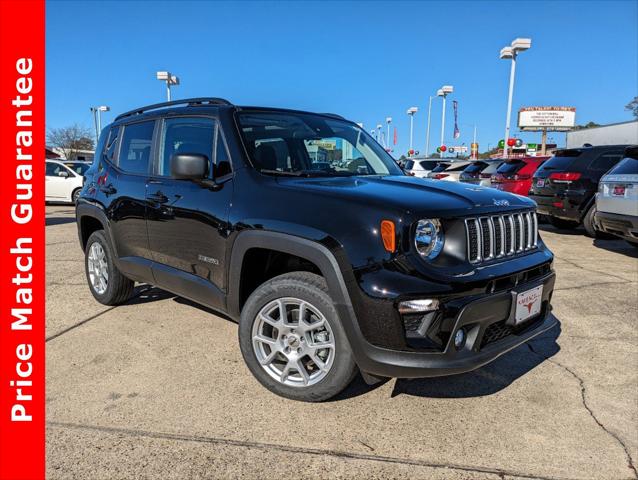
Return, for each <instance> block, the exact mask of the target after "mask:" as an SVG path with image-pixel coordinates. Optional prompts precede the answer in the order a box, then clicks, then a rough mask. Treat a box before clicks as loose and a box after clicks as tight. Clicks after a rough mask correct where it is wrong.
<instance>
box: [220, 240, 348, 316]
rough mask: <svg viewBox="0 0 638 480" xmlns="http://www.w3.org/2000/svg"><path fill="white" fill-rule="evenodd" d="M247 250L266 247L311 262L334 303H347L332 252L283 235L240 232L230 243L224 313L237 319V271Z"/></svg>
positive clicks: (339, 272) (238, 284)
mask: <svg viewBox="0 0 638 480" xmlns="http://www.w3.org/2000/svg"><path fill="white" fill-rule="evenodd" d="M251 248H266V249H270V250H275V251H278V252H282V253H288V254H290V255H296V256H298V257H301V258H304V259H306V260H308V261H310V262H312V263H314V264H315V265H316V266H317V267H318V268H319V270H320V271H321V274H322V276H323V277H324V278H325V279H326V283H327V284H328V290H329V291H330V295H331V297H332V298H333V300H334V301H335V303H340V304H350V297H349V295H348V291H347V289H346V285H345V281H344V279H343V275H342V270H341V267H340V265H339V263H338V262H337V259H336V257H335V256H334V255H333V253H332V252H331V251H330V250H329V249H328V248H327V247H326V246H324V245H322V244H321V243H318V242H316V241H313V240H308V239H306V238H303V237H298V236H295V235H290V234H287V233H280V232H273V231H263V230H259V231H257V230H247V231H243V232H240V233H239V234H238V235H237V237H236V238H235V241H234V242H233V246H232V251H231V256H230V268H229V269H228V270H229V273H228V301H227V308H228V313H229V314H230V315H231V316H232V317H233V318H239V316H240V310H241V308H240V297H239V293H240V286H241V271H242V265H243V261H244V257H245V255H246V252H247V251H248V250H250V249H251Z"/></svg>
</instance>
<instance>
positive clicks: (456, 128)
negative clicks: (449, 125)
mask: <svg viewBox="0 0 638 480" xmlns="http://www.w3.org/2000/svg"><path fill="white" fill-rule="evenodd" d="M452 105H454V138H459V137H460V136H461V131H460V130H459V123H458V122H459V102H457V101H456V100H454V101H453V102H452Z"/></svg>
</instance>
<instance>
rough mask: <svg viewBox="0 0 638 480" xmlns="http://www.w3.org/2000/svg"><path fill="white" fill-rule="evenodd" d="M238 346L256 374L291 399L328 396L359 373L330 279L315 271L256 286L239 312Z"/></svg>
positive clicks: (265, 385) (274, 279)
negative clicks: (330, 288) (328, 285)
mask: <svg viewBox="0 0 638 480" xmlns="http://www.w3.org/2000/svg"><path fill="white" fill-rule="evenodd" d="M239 345H240V347H241V352H242V355H243V357H244V361H245V362H246V365H247V366H248V368H249V369H250V371H251V373H252V374H253V375H254V376H255V378H257V380H258V381H259V382H260V383H261V384H262V385H263V386H264V387H266V388H267V389H268V390H270V391H271V392H273V393H275V394H277V395H280V396H282V397H286V398H290V399H292V400H301V401H304V402H321V401H323V400H327V399H329V398H331V397H334V396H335V395H337V394H338V393H340V392H341V391H342V390H343V389H345V388H346V387H347V386H348V385H349V384H350V382H351V381H352V379H353V378H354V376H355V375H356V373H357V367H356V364H355V361H354V357H353V355H352V351H351V349H350V345H349V344H348V340H347V338H346V335H345V332H344V330H343V327H342V326H341V322H340V321H339V317H338V315H337V311H336V310H335V307H334V302H333V300H332V299H331V298H330V296H329V295H328V287H327V285H326V282H325V280H324V279H323V278H322V277H320V276H319V275H315V274H313V273H308V272H293V273H288V274H284V275H280V276H278V277H275V278H272V279H270V280H268V281H267V282H265V283H264V284H262V285H261V286H260V287H258V288H257V289H256V290H255V291H254V292H253V293H252V294H251V295H250V297H249V298H248V300H247V301H246V304H245V305H244V307H243V309H242V312H241V319H240V321H239Z"/></svg>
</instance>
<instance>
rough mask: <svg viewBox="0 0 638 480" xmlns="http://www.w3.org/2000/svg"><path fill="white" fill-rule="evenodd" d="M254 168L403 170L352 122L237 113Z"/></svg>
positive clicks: (340, 172)
mask: <svg viewBox="0 0 638 480" xmlns="http://www.w3.org/2000/svg"><path fill="white" fill-rule="evenodd" d="M237 119H238V122H239V127H240V132H241V135H242V138H243V140H244V144H245V145H246V150H247V151H248V155H249V156H250V160H251V162H252V164H253V166H254V167H255V169H257V170H259V171H261V172H263V173H269V174H280V175H305V176H348V175H403V171H402V170H401V169H400V168H399V166H398V165H397V164H396V163H395V162H394V160H393V159H392V157H391V156H390V155H389V154H388V153H387V152H386V151H385V150H384V149H383V147H381V145H379V143H378V142H377V141H376V140H374V139H373V138H372V137H371V136H370V135H368V134H367V133H366V132H365V131H364V130H363V129H361V128H359V127H358V126H356V125H354V124H352V123H349V122H346V121H344V120H339V119H335V118H329V117H325V116H321V115H312V114H306V113H288V112H285V113H278V112H267V113H265V112H264V113H262V112H245V113H239V114H238V115H237Z"/></svg>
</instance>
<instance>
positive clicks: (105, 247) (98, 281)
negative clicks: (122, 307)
mask: <svg viewBox="0 0 638 480" xmlns="http://www.w3.org/2000/svg"><path fill="white" fill-rule="evenodd" d="M113 258H114V257H113V250H112V249H111V245H110V243H109V241H108V239H107V238H106V234H105V233H104V230H97V231H95V232H93V233H92V234H91V236H90V237H89V239H88V241H87V242H86V248H85V249H84V268H85V271H86V280H87V282H88V283H89V289H90V290H91V293H92V294H93V296H94V297H95V299H96V300H97V301H98V302H100V303H102V304H104V305H119V304H121V303H124V302H126V301H127V300H128V299H129V298H131V296H132V295H133V287H134V286H135V282H133V280H130V279H128V278H126V277H125V276H124V275H122V273H121V272H120V271H119V270H118V269H117V267H116V266H115V263H114V261H113Z"/></svg>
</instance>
